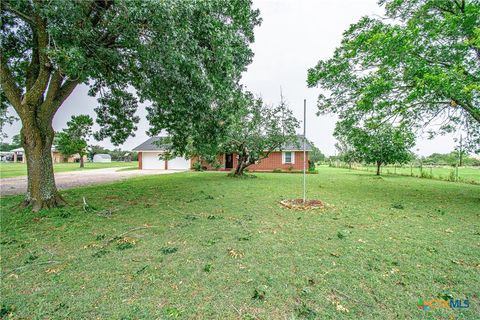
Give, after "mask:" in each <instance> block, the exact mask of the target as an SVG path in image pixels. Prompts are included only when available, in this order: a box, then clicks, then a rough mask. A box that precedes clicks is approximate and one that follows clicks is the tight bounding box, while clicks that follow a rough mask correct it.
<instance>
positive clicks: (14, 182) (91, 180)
mask: <svg viewBox="0 0 480 320" xmlns="http://www.w3.org/2000/svg"><path fill="white" fill-rule="evenodd" d="M120 169H121V168H107V169H91V170H83V171H71V172H61V173H55V182H56V184H57V188H58V189H60V190H64V189H70V188H75V187H81V186H91V185H96V184H102V183H108V182H114V181H119V180H125V179H128V178H131V177H138V176H147V175H153V174H170V173H175V172H182V171H185V170H124V171H119V170H120ZM26 191H27V177H26V176H22V177H15V178H4V179H0V195H1V196H9V195H16V194H22V193H25V192H26Z"/></svg>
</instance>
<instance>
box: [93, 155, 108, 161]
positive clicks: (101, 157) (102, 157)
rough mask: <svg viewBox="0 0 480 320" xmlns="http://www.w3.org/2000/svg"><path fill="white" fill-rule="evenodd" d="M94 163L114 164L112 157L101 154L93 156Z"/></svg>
mask: <svg viewBox="0 0 480 320" xmlns="http://www.w3.org/2000/svg"><path fill="white" fill-rule="evenodd" d="M93 162H112V157H111V156H110V155H109V154H106V153H99V154H96V155H94V156H93Z"/></svg>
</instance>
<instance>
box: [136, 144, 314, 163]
mask: <svg viewBox="0 0 480 320" xmlns="http://www.w3.org/2000/svg"><path fill="white" fill-rule="evenodd" d="M159 139H161V138H160V137H152V138H150V139H148V140H147V141H145V142H144V143H142V144H141V145H139V146H138V147H136V148H134V149H133V151H137V152H138V165H139V168H140V169H190V168H192V167H193V166H194V164H195V163H196V162H198V161H199V158H198V157H193V158H192V159H186V158H183V157H177V158H174V159H171V160H163V159H162V158H161V155H162V153H164V152H165V151H166V150H168V146H166V145H158V144H156V143H155V142H156V141H158V140H159ZM305 149H306V158H307V159H306V160H307V162H308V154H309V152H310V151H312V150H313V148H312V145H311V144H310V143H309V142H308V141H307V143H306V146H305ZM217 162H218V164H219V165H220V166H219V169H218V170H224V171H230V170H232V169H234V168H235V167H236V166H237V164H238V157H237V155H236V154H234V153H229V154H219V155H218V156H217ZM201 164H202V167H203V168H204V169H206V170H215V168H214V167H213V166H212V164H210V163H208V162H205V161H201ZM307 166H308V164H307ZM275 169H280V170H303V137H302V136H297V141H296V142H295V143H291V144H288V145H285V146H282V148H281V151H280V150H278V151H273V152H272V153H270V155H269V156H268V158H265V159H263V160H261V161H259V162H258V163H256V164H253V165H251V166H249V167H248V170H249V171H272V170H275Z"/></svg>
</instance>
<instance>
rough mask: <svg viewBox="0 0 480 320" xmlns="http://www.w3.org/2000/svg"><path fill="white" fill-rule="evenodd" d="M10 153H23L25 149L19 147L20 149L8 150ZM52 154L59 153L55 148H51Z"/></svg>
mask: <svg viewBox="0 0 480 320" xmlns="http://www.w3.org/2000/svg"><path fill="white" fill-rule="evenodd" d="M10 152H25V149H23V148H22V147H20V148H16V149H12V150H10ZM52 152H59V151H58V150H57V148H55V146H52Z"/></svg>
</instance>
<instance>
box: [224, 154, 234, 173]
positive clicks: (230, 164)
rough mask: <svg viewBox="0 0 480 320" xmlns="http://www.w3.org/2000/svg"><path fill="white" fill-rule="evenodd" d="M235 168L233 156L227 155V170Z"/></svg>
mask: <svg viewBox="0 0 480 320" xmlns="http://www.w3.org/2000/svg"><path fill="white" fill-rule="evenodd" d="M232 168H233V154H231V153H228V154H225V169H232Z"/></svg>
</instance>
